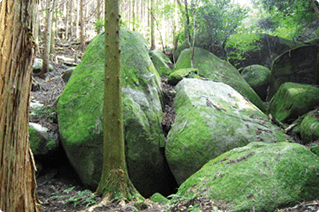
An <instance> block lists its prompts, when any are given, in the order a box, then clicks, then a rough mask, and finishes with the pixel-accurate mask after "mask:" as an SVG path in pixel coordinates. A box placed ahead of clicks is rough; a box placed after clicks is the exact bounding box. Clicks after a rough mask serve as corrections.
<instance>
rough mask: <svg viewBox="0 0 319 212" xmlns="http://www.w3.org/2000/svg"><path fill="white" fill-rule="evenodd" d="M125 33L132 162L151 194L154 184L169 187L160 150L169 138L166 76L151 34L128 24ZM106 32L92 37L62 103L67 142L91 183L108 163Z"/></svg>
mask: <svg viewBox="0 0 319 212" xmlns="http://www.w3.org/2000/svg"><path fill="white" fill-rule="evenodd" d="M120 35H121V73H122V94H123V96H122V97H123V115H124V130H125V142H126V157H127V164H128V170H129V174H130V177H131V179H132V181H133V183H134V185H135V186H136V187H137V188H138V189H139V191H140V192H141V193H143V195H145V194H146V193H145V192H146V189H147V190H148V191H147V192H152V191H151V190H150V189H149V187H152V188H156V189H157V190H161V189H165V188H164V187H165V186H162V185H161V183H163V181H164V180H165V179H163V178H161V177H162V176H163V175H164V172H163V163H164V160H163V155H162V154H161V152H160V150H159V146H160V145H162V146H163V143H164V140H165V138H164V135H163V133H162V129H161V125H160V122H161V119H162V115H163V114H162V108H161V102H160V98H161V96H162V91H161V87H160V76H159V74H158V73H157V71H156V69H155V67H154V65H153V63H152V61H151V59H150V57H149V54H148V51H147V49H146V45H147V42H146V41H145V39H144V38H143V37H141V35H139V34H138V33H136V32H132V31H129V30H127V29H125V28H121V32H120ZM104 36H105V35H104V34H103V33H102V34H99V35H98V36H96V37H95V38H94V39H93V40H92V41H91V42H90V45H89V46H88V47H87V49H86V51H85V53H84V57H83V60H82V61H81V63H80V64H79V65H78V66H77V67H76V68H75V70H74V72H73V74H72V76H71V78H70V80H69V82H68V84H67V85H66V87H65V89H64V91H63V93H62V95H61V96H60V98H59V102H58V105H57V113H58V118H59V127H60V133H61V138H62V144H63V147H64V149H65V150H66V153H67V155H68V158H69V159H70V162H71V164H72V165H73V166H74V168H75V170H76V171H77V173H78V174H79V176H80V177H81V180H82V182H83V183H84V184H85V185H86V186H88V187H90V188H91V189H95V187H96V186H97V184H98V182H99V180H100V177H101V171H102V166H101V164H103V131H102V130H103V123H104V120H103V102H104V99H103V94H104V65H105V63H104V45H105V42H104ZM145 149H147V151H145ZM141 164H143V165H141ZM149 172H152V173H154V175H158V178H159V179H155V178H154V177H153V176H151V175H150V174H149ZM161 172H162V173H161ZM152 178H154V180H153V181H152ZM156 180H157V181H158V182H156V183H155V181H156ZM156 186H157V187H156ZM152 193H153V192H152ZM147 195H150V194H146V196H147Z"/></svg>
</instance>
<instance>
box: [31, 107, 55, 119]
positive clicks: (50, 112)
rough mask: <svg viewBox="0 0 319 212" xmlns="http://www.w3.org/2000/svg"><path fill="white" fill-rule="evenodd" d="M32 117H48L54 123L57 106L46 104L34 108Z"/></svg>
mask: <svg viewBox="0 0 319 212" xmlns="http://www.w3.org/2000/svg"><path fill="white" fill-rule="evenodd" d="M30 117H31V118H39V119H46V120H47V121H48V122H50V123H53V120H54V119H55V117H56V107H55V106H54V105H45V106H43V107H37V108H33V109H32V111H31V113H30Z"/></svg>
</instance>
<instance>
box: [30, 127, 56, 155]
mask: <svg viewBox="0 0 319 212" xmlns="http://www.w3.org/2000/svg"><path fill="white" fill-rule="evenodd" d="M36 126H37V124H34V123H30V124H29V143H30V148H31V150H32V153H33V155H34V157H35V158H36V159H46V160H48V159H50V158H51V157H52V156H53V155H54V153H56V152H57V151H58V147H59V142H58V140H57V138H54V137H52V136H50V135H49V133H48V132H46V131H43V130H40V129H39V127H36ZM39 126H40V125H39ZM40 127H41V126H40ZM43 129H46V128H43ZM46 130H47V129H46ZM53 159H55V158H52V160H53Z"/></svg>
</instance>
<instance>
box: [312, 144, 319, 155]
mask: <svg viewBox="0 0 319 212" xmlns="http://www.w3.org/2000/svg"><path fill="white" fill-rule="evenodd" d="M310 151H311V152H313V153H315V155H317V156H318V157H319V145H317V146H312V147H310Z"/></svg>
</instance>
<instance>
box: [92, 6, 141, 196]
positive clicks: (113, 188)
mask: <svg viewBox="0 0 319 212" xmlns="http://www.w3.org/2000/svg"><path fill="white" fill-rule="evenodd" d="M105 14H106V15H105V29H106V32H105V79H104V83H105V87H104V129H103V133H104V158H103V171H102V177H101V181H100V183H99V186H98V188H97V191H96V192H97V193H98V194H101V195H102V196H104V198H105V199H106V200H111V199H114V198H116V199H127V200H132V199H134V198H136V197H141V195H140V194H139V193H138V191H137V190H136V189H135V187H134V186H133V184H132V182H131V181H130V179H129V177H128V173H127V168H126V161H125V152H124V150H125V146H124V129H123V109H122V90H121V89H122V87H121V65H120V36H119V33H120V27H119V22H120V15H119V6H118V1H117V0H105Z"/></svg>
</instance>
